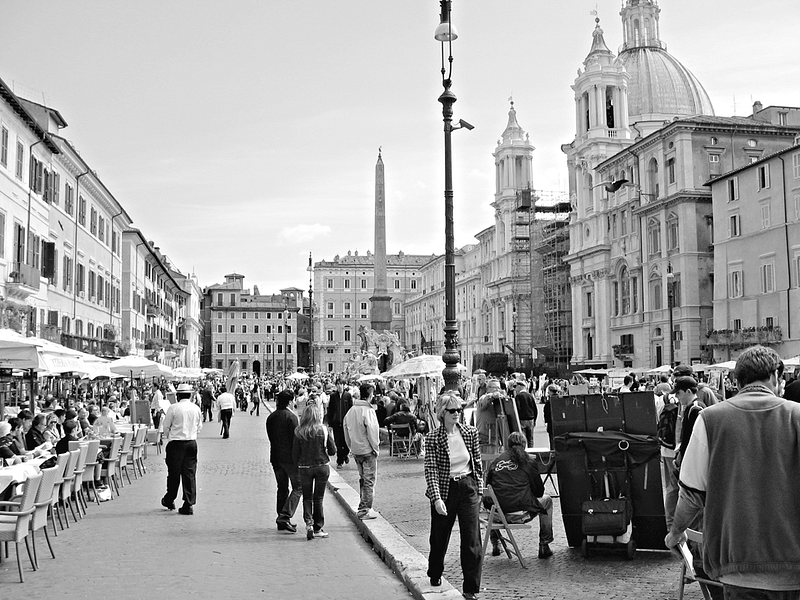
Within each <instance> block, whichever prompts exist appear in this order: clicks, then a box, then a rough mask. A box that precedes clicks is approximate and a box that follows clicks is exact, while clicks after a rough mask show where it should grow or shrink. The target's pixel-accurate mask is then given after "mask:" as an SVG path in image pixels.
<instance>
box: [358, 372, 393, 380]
mask: <svg viewBox="0 0 800 600" xmlns="http://www.w3.org/2000/svg"><path fill="white" fill-rule="evenodd" d="M384 379H386V378H385V377H384V376H383V375H381V374H379V373H373V374H371V375H362V376H361V377H359V378H358V381H382V380H384Z"/></svg>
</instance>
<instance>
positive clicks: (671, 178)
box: [667, 158, 675, 183]
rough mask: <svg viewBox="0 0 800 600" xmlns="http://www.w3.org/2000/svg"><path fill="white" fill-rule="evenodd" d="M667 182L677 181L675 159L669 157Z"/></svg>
mask: <svg viewBox="0 0 800 600" xmlns="http://www.w3.org/2000/svg"><path fill="white" fill-rule="evenodd" d="M667 183H675V159H674V158H668V159H667Z"/></svg>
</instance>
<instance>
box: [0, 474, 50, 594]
mask: <svg viewBox="0 0 800 600" xmlns="http://www.w3.org/2000/svg"><path fill="white" fill-rule="evenodd" d="M42 477H43V476H42V474H41V473H37V474H36V475H34V476H33V477H28V479H26V480H25V483H23V484H22V495H21V497H20V500H19V502H0V508H5V509H8V510H6V511H2V512H0V542H5V544H6V549H7V548H8V542H14V545H15V547H16V551H17V568H18V569H19V581H20V583H25V578H24V577H23V575H22V560H21V558H20V555H19V543H20V542H21V541H23V540H24V541H25V548H26V550H27V551H28V558H29V559H30V561H31V565H32V566H33V570H34V571H35V570H36V569H37V566H36V561H35V559H34V558H33V554H31V547H30V544H29V543H28V534H29V533H30V522H31V515H32V514H33V511H34V510H36V507H35V506H34V503H35V501H36V493H37V492H38V491H39V484H40V483H41V481H42ZM6 554H7V552H6Z"/></svg>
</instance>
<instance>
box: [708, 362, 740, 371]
mask: <svg viewBox="0 0 800 600" xmlns="http://www.w3.org/2000/svg"><path fill="white" fill-rule="evenodd" d="M708 368H709V369H727V370H728V371H733V370H734V369H735V368H736V361H735V360H727V361H725V362H721V363H717V364H715V365H711V366H710V367H708Z"/></svg>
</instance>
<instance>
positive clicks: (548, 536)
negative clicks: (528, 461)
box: [489, 490, 553, 544]
mask: <svg viewBox="0 0 800 600" xmlns="http://www.w3.org/2000/svg"><path fill="white" fill-rule="evenodd" d="M495 492H497V490H495ZM536 502H537V503H538V504H539V507H538V510H536V511H531V512H529V513H528V515H529V516H530V519H525V520H524V521H523V522H527V521H532V520H533V519H534V517H537V516H538V517H539V543H540V544H551V543H552V542H553V499H552V498H551V497H550V496H549V495H548V494H545V495H544V496H542V497H541V498H537V499H536ZM515 522H516V521H515ZM489 537H490V538H491V540H492V544H499V543H500V532H499V531H497V530H492V533H491V534H489Z"/></svg>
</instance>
